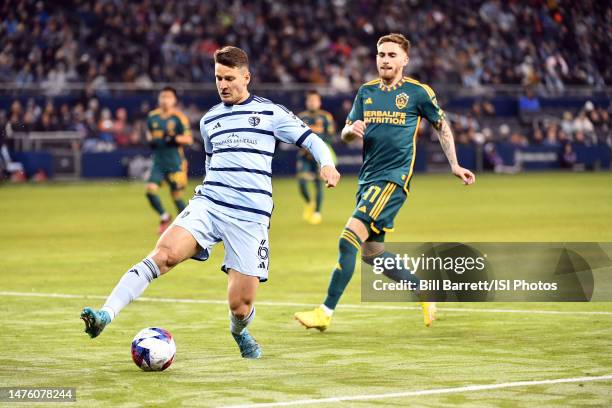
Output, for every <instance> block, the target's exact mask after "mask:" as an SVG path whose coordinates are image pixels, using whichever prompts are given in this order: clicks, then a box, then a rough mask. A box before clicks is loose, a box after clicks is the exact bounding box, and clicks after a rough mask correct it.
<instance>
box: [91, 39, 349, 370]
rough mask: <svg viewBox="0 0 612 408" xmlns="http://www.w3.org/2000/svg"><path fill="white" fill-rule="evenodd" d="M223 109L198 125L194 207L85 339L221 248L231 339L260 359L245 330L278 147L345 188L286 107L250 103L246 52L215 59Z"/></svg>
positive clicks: (221, 53)
mask: <svg viewBox="0 0 612 408" xmlns="http://www.w3.org/2000/svg"><path fill="white" fill-rule="evenodd" d="M215 78H216V84H217V91H218V93H219V96H220V98H221V103H220V104H218V105H216V106H214V107H213V108H212V109H210V110H209V111H208V112H207V113H206V114H205V115H204V117H203V118H202V120H201V121H200V132H201V134H202V138H203V139H204V147H205V150H206V176H205V178H204V182H203V183H202V184H201V185H200V186H198V187H197V188H196V193H195V196H194V197H193V199H192V200H191V201H190V202H189V205H188V206H187V208H185V210H183V211H182V212H181V213H180V214H179V216H178V217H177V219H176V220H175V221H174V222H173V224H172V225H171V226H170V228H168V230H166V232H164V234H163V235H162V236H161V237H160V239H159V241H158V242H157V245H156V246H155V249H154V250H153V251H152V252H151V253H149V255H148V256H147V257H146V258H144V259H143V260H142V261H141V262H139V263H137V264H136V265H134V266H132V267H131V268H130V269H129V270H128V271H127V272H126V273H125V274H124V275H123V277H122V278H121V279H120V281H119V283H118V284H117V286H115V289H114V290H113V291H112V293H111V294H110V296H109V297H108V299H107V300H106V303H105V304H104V306H103V307H102V309H100V310H93V309H91V308H85V309H83V311H82V313H81V318H82V319H83V320H84V322H85V332H86V333H88V334H89V335H90V336H91V337H92V338H93V337H97V336H98V335H99V334H100V333H101V332H102V330H103V329H104V327H105V326H106V325H108V324H109V323H110V322H111V321H112V320H113V319H114V318H115V317H116V316H117V314H118V313H119V312H120V311H121V309H123V308H124V307H125V306H126V305H128V304H129V303H130V302H132V301H133V300H134V299H136V298H138V297H139V296H140V295H141V294H142V293H143V292H144V290H145V289H146V288H147V286H149V284H150V283H151V282H152V281H153V279H155V278H157V277H159V276H161V275H163V274H165V273H167V272H168V271H169V270H171V269H172V268H173V267H174V266H176V265H178V264H179V263H181V262H183V261H184V260H186V259H189V258H193V259H197V260H201V261H204V260H206V259H208V257H209V256H210V251H211V250H212V247H213V246H214V245H215V244H216V243H219V242H223V244H224V246H225V258H224V260H223V265H222V267H221V269H222V270H223V271H224V272H226V273H227V276H228V303H229V309H230V316H229V318H230V332H231V334H232V336H233V338H234V339H235V341H236V343H237V344H238V347H239V349H240V353H241V355H242V357H244V358H259V357H261V348H260V346H259V344H257V342H256V341H255V339H254V338H253V337H252V336H251V335H250V334H249V332H248V330H247V326H248V325H249V324H250V323H251V322H252V321H253V319H254V317H255V306H254V304H253V303H254V299H255V293H256V291H257V287H258V285H259V282H264V281H266V280H267V279H268V268H269V257H270V250H269V241H268V228H269V225H270V217H271V215H272V208H273V203H272V157H273V156H274V150H275V147H276V143H277V141H282V142H286V143H292V144H295V145H297V146H298V147H303V148H305V149H307V150H308V151H309V152H310V153H311V154H312V156H313V157H314V158H315V159H316V161H317V162H318V163H319V165H320V174H321V178H322V179H323V180H324V181H325V183H326V185H327V187H334V186H336V184H337V183H338V181H339V180H340V174H339V173H338V172H337V171H336V168H335V166H334V162H333V159H332V155H331V153H330V151H329V149H328V147H327V145H326V144H325V143H324V142H323V141H322V140H321V139H320V138H319V137H318V136H317V135H316V134H314V133H313V132H312V131H311V130H310V128H309V127H308V126H307V125H306V124H305V123H304V122H302V121H301V120H300V119H298V118H297V117H296V116H295V115H294V114H293V113H291V112H290V111H289V110H287V109H286V108H285V107H283V106H281V105H276V104H274V103H272V102H271V101H269V100H267V99H264V98H260V97H258V96H255V95H251V94H250V93H249V91H248V84H249V82H250V79H251V77H250V74H249V67H248V57H247V55H246V53H245V52H244V51H243V50H241V49H240V48H236V47H224V48H222V49H220V50H218V51H217V52H215Z"/></svg>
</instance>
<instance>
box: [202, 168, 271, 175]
mask: <svg viewBox="0 0 612 408" xmlns="http://www.w3.org/2000/svg"><path fill="white" fill-rule="evenodd" d="M209 170H210V171H235V172H244V173H254V174H261V175H263V176H268V177H272V173H270V172H268V171H265V170H259V169H248V168H246V167H211V168H210V169H209Z"/></svg>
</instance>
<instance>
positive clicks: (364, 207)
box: [358, 205, 367, 213]
mask: <svg viewBox="0 0 612 408" xmlns="http://www.w3.org/2000/svg"><path fill="white" fill-rule="evenodd" d="M358 210H359V211H361V212H362V213H364V212H366V210H367V209H366V206H365V205H362V206H361V207H359V208H358Z"/></svg>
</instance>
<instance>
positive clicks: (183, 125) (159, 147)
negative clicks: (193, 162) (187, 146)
mask: <svg viewBox="0 0 612 408" xmlns="http://www.w3.org/2000/svg"><path fill="white" fill-rule="evenodd" d="M147 129H148V131H149V133H150V134H151V138H152V140H151V145H152V147H153V161H154V164H155V165H157V166H160V167H161V168H163V169H167V170H164V171H178V169H180V167H181V163H182V161H183V159H184V157H185V156H184V154H183V148H182V147H180V146H176V145H172V144H167V143H166V142H165V141H164V137H166V136H170V137H173V138H174V137H176V136H179V135H188V134H191V126H190V125H189V120H188V119H187V117H186V116H185V115H184V114H183V113H182V112H180V111H178V110H173V111H172V112H170V113H169V114H167V115H163V114H162V112H161V109H155V110H153V111H151V112H150V113H149V116H148V117H147Z"/></svg>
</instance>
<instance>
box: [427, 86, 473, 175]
mask: <svg viewBox="0 0 612 408" xmlns="http://www.w3.org/2000/svg"><path fill="white" fill-rule="evenodd" d="M422 87H423V90H422V94H421V95H420V96H419V98H420V99H419V104H418V105H417V106H418V109H419V113H420V115H421V116H423V117H425V119H427V120H428V121H429V123H431V125H432V126H433V127H434V129H436V132H437V133H438V139H439V140H440V145H441V146H442V150H443V151H444V154H445V155H446V158H447V159H448V163H449V164H450V166H451V171H452V172H453V174H454V175H455V176H457V177H458V178H460V179H461V181H463V183H464V184H465V185H470V184H474V182H475V181H476V176H474V173H472V172H471V171H469V170H468V169H464V168H463V167H461V166H460V165H459V161H458V160H457V153H456V151H455V139H454V137H453V131H452V130H451V127H450V124H449V123H448V120H447V119H446V116H445V115H444V111H442V109H441V108H440V106H439V105H438V101H437V99H436V95H435V93H434V91H433V90H432V89H431V88H430V87H429V86H427V85H423V86H422Z"/></svg>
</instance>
